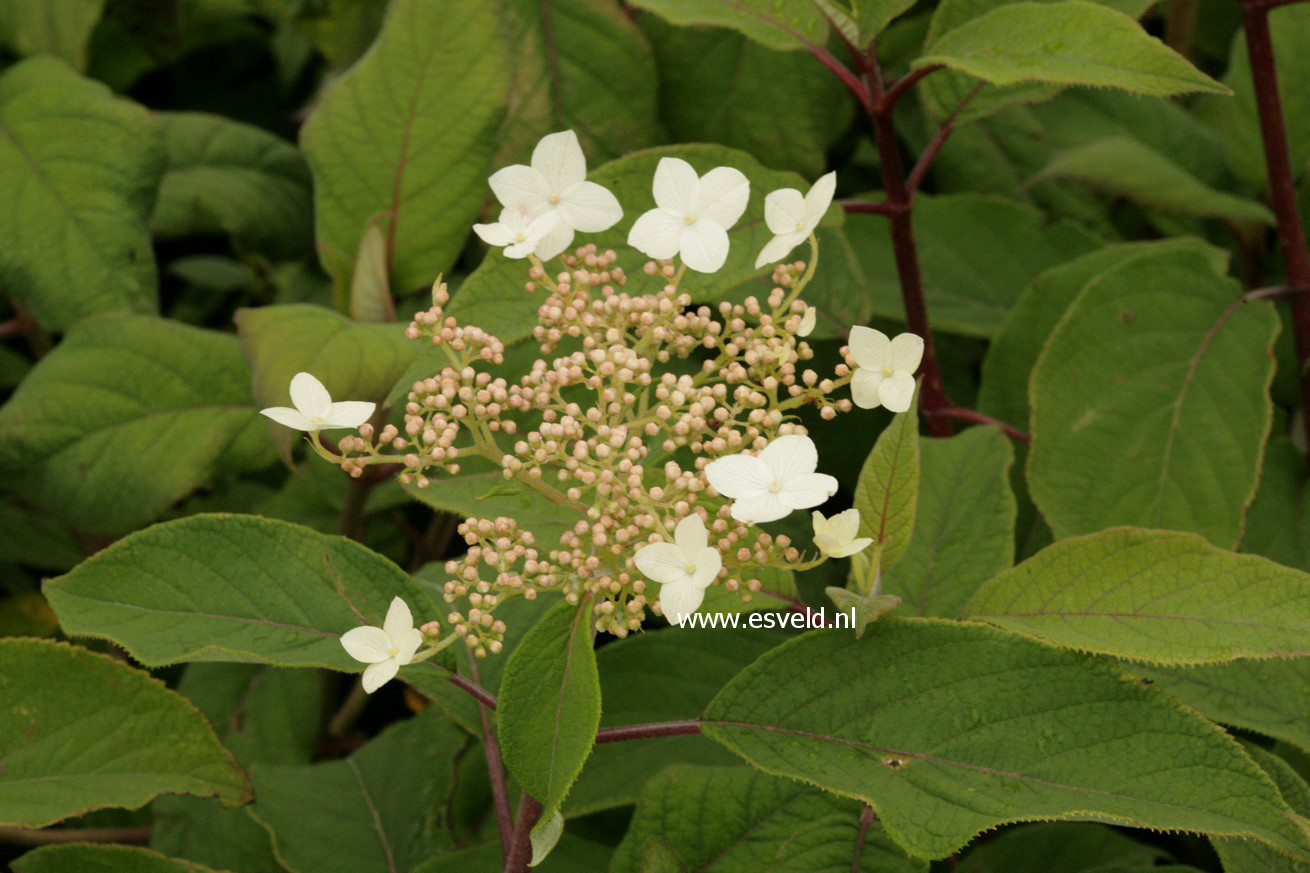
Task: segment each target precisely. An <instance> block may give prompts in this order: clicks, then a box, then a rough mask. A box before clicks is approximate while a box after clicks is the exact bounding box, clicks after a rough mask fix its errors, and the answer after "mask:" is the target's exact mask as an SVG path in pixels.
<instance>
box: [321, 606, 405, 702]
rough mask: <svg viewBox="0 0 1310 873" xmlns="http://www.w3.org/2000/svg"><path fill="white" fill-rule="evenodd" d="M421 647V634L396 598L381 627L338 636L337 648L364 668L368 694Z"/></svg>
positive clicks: (361, 629)
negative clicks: (340, 648)
mask: <svg viewBox="0 0 1310 873" xmlns="http://www.w3.org/2000/svg"><path fill="white" fill-rule="evenodd" d="M421 645H423V632H422V631H420V630H419V629H418V628H416V627H414V616H413V615H411V614H410V611H409V607H408V606H406V605H405V601H403V600H401V599H400V598H399V597H396V598H393V599H392V601H391V608H390V609H388V610H387V617H386V618H385V619H384V620H383V622H382V627H374V626H373V625H367V624H366V625H363V626H361V627H357V628H353V629H351V630H348V631H346V632H345V633H344V634H342V635H341V646H342V648H344V649H345V650H346V652H347V653H348V654H349V655H350V657H352V658H354V659H355V660H356V661H363V662H364V663H365V664H368V666H367V667H365V668H364V690H365V691H366V692H368V693H369V694H372V693H373V692H374V691H377V690H378V689H379V688H381V687H382V686H383V685H385V684H387V683H388V682H390V681H391V680H392V679H394V678H396V673H398V672H400V668H401V667H403V666H405V665H406V664H408V663H410V662H411V661H413V660H414V653H415V652H417V651H418V647H419V646H421Z"/></svg>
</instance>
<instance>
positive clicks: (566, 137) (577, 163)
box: [532, 130, 587, 193]
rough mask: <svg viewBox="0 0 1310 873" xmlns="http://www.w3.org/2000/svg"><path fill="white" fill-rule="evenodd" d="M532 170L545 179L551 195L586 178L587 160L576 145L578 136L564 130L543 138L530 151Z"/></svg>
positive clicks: (580, 148) (580, 147)
mask: <svg viewBox="0 0 1310 873" xmlns="http://www.w3.org/2000/svg"><path fill="white" fill-rule="evenodd" d="M532 169H534V170H536V171H537V172H538V173H540V174H541V175H542V176H543V177H544V178H545V179H546V184H547V185H549V186H550V190H551V192H552V193H557V192H563V190H564V189H565V188H567V187H568V186H570V185H573V184H576V183H578V182H581V181H582V180H583V179H585V178H587V158H586V156H585V155H584V154H583V153H582V146H580V145H578V135H577V134H575V133H574V132H573V131H571V130H564V131H560V132H559V133H552V134H548V135H546V136H543V137H542V138H541V141H540V142H538V143H537V147H536V148H535V149H533V150H532Z"/></svg>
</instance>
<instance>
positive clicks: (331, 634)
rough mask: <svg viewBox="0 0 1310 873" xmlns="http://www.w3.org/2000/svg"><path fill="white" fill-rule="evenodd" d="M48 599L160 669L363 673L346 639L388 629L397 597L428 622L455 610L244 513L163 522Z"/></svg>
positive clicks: (382, 561)
mask: <svg viewBox="0 0 1310 873" xmlns="http://www.w3.org/2000/svg"><path fill="white" fill-rule="evenodd" d="M45 593H46V597H47V598H49V600H50V603H51V605H52V606H53V607H54V609H55V612H56V613H58V614H59V620H60V624H61V625H62V627H63V629H64V630H65V631H66V632H67V633H68V634H70V635H72V636H92V637H99V638H102V639H109V640H113V641H114V642H115V643H117V644H118V645H120V646H122V647H123V648H124V649H126V650H127V651H128V652H130V653H131V654H132V657H134V658H136V659H137V660H138V661H140V662H142V663H143V664H147V665H150V666H155V665H161V664H172V663H176V662H177V661H245V662H257V663H266V664H278V665H281V666H285V667H330V668H332V669H334V670H342V671H346V672H358V671H360V670H362V669H363V666H362V665H361V664H359V663H358V662H357V661H355V660H354V659H352V658H351V657H350V656H349V655H347V654H346V651H345V649H343V648H342V647H341V643H340V639H339V638H340V636H341V634H343V633H345V632H346V631H348V630H350V629H351V628H352V627H356V626H358V625H361V624H372V625H378V626H381V624H382V617H383V615H385V614H386V611H387V607H388V606H389V604H390V603H391V599H392V598H393V597H401V598H403V599H404V600H405V602H406V603H408V604H409V607H410V609H411V610H412V611H413V613H414V619H415V622H416V623H422V622H424V621H427V620H429V619H432V618H436V617H438V616H441V615H444V613H445V610H442V609H440V608H438V607H437V606H436V604H435V603H434V601H433V600H431V599H430V598H429V597H428V595H427V593H426V592H425V591H424V590H423V589H422V588H420V587H419V586H418V585H417V584H416V583H415V582H414V581H413V580H412V579H411V578H410V577H409V576H408V575H407V574H406V573H405V572H404V571H403V570H401V569H400V568H399V567H397V566H396V565H395V564H392V563H391V562H390V561H388V560H387V559H386V558H384V557H382V556H381V555H379V554H377V553H376V552H374V551H371V550H370V549H367V548H365V547H364V546H361V545H359V544H358V543H356V542H353V541H351V540H348V539H345V538H344V537H336V536H325V535H323V534H320V533H318V532H317V531H313V530H310V529H309V528H305V527H300V526H299V525H294V524H288V523H287V522H284V521H274V520H272V519H268V518H257V517H254V516H244V515H218V514H215V515H193V516H188V517H186V518H182V519H178V520H177V521H168V522H164V523H163V524H157V525H154V526H153V527H150V528H147V529H146V530H143V531H140V532H138V533H135V534H132V535H131V536H129V537H126V538H124V539H122V540H119V541H118V542H116V543H114V544H113V545H112V546H110V547H109V548H107V549H104V550H103V551H100V552H97V553H96V554H95V555H94V556H93V557H91V558H89V559H88V560H86V561H84V562H83V563H81V564H79V565H78V566H77V567H76V568H75V569H74V570H73V571H72V572H71V573H68V574H67V575H64V576H60V577H59V578H57V579H52V580H50V581H49V582H47V583H46V584H45ZM424 667H428V665H427V664H423V665H419V666H415V667H412V668H409V669H407V670H405V671H404V673H405V674H409V673H420V672H425V671H423V668H424ZM433 672H436V671H433ZM404 678H408V676H405V677H404Z"/></svg>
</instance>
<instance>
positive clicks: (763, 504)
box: [732, 491, 794, 524]
mask: <svg viewBox="0 0 1310 873" xmlns="http://www.w3.org/2000/svg"><path fill="white" fill-rule="evenodd" d="M793 508H794V507H791V506H788V505H787V504H785V503H783V502H782V501H781V500H779V499H778V495H777V494H773V493H771V492H769V491H764V492H762V493H760V494H752V495H751V496H749V497H739V498H737V499H736V500H734V501H733V503H732V517H733V518H735V519H737V521H744V522H746V523H747V524H763V523H764V522H766V521H777V520H778V519H780V518H784V517H786V516H788V515H790V514H791V511H792V509H793Z"/></svg>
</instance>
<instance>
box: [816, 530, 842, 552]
mask: <svg viewBox="0 0 1310 873" xmlns="http://www.w3.org/2000/svg"><path fill="white" fill-rule="evenodd" d="M842 545H843V543H842V541H841V540H839V539H837V538H836V537H835V536H833V535H832V534H821V533H815V535H814V547H815V548H816V549H818V550H819V551H820V552H822V553H823V554H825V555H827V556H828V557H830V558H840V557H843V556H842V555H839V554H837V553H838V552H840V551H841V548H842Z"/></svg>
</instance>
